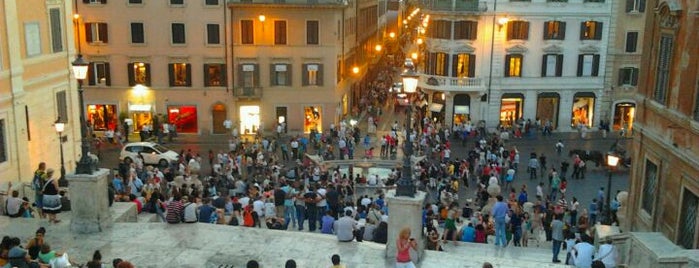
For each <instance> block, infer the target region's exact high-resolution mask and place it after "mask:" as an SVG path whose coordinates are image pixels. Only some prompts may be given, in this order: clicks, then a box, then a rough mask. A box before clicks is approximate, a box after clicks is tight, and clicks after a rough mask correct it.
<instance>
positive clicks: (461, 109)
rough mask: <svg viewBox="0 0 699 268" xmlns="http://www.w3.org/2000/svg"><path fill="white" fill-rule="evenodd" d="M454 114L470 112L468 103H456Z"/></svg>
mask: <svg viewBox="0 0 699 268" xmlns="http://www.w3.org/2000/svg"><path fill="white" fill-rule="evenodd" d="M454 114H470V107H468V105H454Z"/></svg>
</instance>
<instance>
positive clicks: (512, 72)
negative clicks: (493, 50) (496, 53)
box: [505, 54, 524, 77]
mask: <svg viewBox="0 0 699 268" xmlns="http://www.w3.org/2000/svg"><path fill="white" fill-rule="evenodd" d="M523 60H524V55H522V54H508V55H506V56H505V77H522V62H523Z"/></svg>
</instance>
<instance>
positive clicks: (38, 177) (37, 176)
mask: <svg viewBox="0 0 699 268" xmlns="http://www.w3.org/2000/svg"><path fill="white" fill-rule="evenodd" d="M46 178H47V175H46V163H44V162H41V163H39V168H37V169H36V171H34V178H33V179H32V190H34V205H36V209H37V210H38V211H39V217H40V218H42V219H43V218H46V215H44V212H43V211H42V209H43V207H44V201H43V200H44V194H43V193H42V190H41V189H42V188H43V187H44V184H45V183H46Z"/></svg>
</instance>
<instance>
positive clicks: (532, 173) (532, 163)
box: [527, 153, 539, 180]
mask: <svg viewBox="0 0 699 268" xmlns="http://www.w3.org/2000/svg"><path fill="white" fill-rule="evenodd" d="M538 168H539V159H536V154H535V153H532V154H531V156H530V158H529V164H528V165H527V169H528V170H529V179H530V180H534V179H536V170H537V169H538Z"/></svg>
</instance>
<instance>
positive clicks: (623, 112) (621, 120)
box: [612, 102, 636, 133]
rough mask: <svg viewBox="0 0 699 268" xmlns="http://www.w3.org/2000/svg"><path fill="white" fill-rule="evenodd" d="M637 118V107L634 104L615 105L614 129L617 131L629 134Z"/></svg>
mask: <svg viewBox="0 0 699 268" xmlns="http://www.w3.org/2000/svg"><path fill="white" fill-rule="evenodd" d="M635 116H636V105H635V104H634V103H628V102H626V103H617V104H616V105H614V122H612V129H613V130H615V131H618V130H621V129H624V131H625V133H629V132H630V131H631V130H632V129H633V121H634V117H635Z"/></svg>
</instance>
